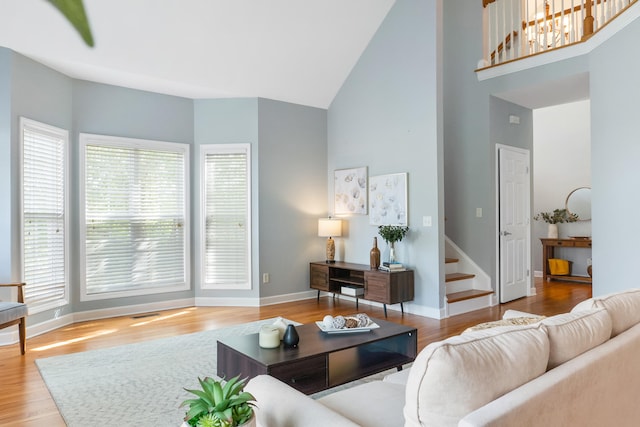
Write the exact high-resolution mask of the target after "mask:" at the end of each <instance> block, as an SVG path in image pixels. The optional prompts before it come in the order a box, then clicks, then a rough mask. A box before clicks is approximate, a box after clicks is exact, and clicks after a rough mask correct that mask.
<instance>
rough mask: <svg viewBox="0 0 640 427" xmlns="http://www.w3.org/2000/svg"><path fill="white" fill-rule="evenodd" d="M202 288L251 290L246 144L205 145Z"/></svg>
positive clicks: (247, 155)
mask: <svg viewBox="0 0 640 427" xmlns="http://www.w3.org/2000/svg"><path fill="white" fill-rule="evenodd" d="M203 158H204V167H203V171H204V177H205V180H204V185H203V188H204V190H203V191H204V201H203V206H204V209H205V215H204V217H205V225H204V230H205V242H204V251H203V252H204V262H203V265H204V284H203V287H204V288H211V289H250V288H251V281H250V203H249V198H250V192H249V182H250V180H249V177H250V174H249V165H250V162H249V148H248V145H244V144H243V145H232V146H230V147H229V146H218V145H212V146H206V147H204V148H203Z"/></svg>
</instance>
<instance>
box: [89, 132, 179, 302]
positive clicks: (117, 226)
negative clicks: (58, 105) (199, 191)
mask: <svg viewBox="0 0 640 427" xmlns="http://www.w3.org/2000/svg"><path fill="white" fill-rule="evenodd" d="M136 141H138V140H136ZM164 144H165V145H164V146H163V147H166V145H167V144H168V143H164ZM126 145H127V144H126V143H125V144H118V143H116V144H106V143H94V142H92V141H91V139H90V138H89V140H88V142H87V144H86V145H84V161H85V165H84V171H85V175H84V186H85V191H84V210H85V215H84V216H85V221H84V231H85V233H84V235H85V239H84V240H85V256H84V269H85V274H84V276H85V284H84V292H85V294H86V295H97V294H110V293H113V292H123V291H125V292H128V294H127V295H130V294H132V293H133V294H136V291H140V290H142V291H145V290H146V291H145V292H141V293H149V289H162V288H172V287H175V286H179V287H188V281H187V270H186V269H187V235H188V231H187V230H186V228H187V227H186V224H187V221H186V215H187V196H186V182H187V181H186V180H187V171H186V161H187V158H188V156H187V153H188V152H187V151H186V150H185V146H184V145H183V144H172V146H176V148H175V149H166V148H162V149H157V148H154V147H152V146H149V147H142V148H141V145H142V146H144V145H145V144H141V143H140V142H137V143H136V144H135V145H136V146H133V147H130V146H126ZM151 145H153V144H151ZM165 290H166V289H165Z"/></svg>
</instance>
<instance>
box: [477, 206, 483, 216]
mask: <svg viewBox="0 0 640 427" xmlns="http://www.w3.org/2000/svg"><path fill="white" fill-rule="evenodd" d="M476 218H482V208H476Z"/></svg>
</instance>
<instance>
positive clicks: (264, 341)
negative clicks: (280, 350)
mask: <svg viewBox="0 0 640 427" xmlns="http://www.w3.org/2000/svg"><path fill="white" fill-rule="evenodd" d="M259 343H260V347H262V348H276V347H279V346H280V331H278V328H275V327H273V326H268V325H264V326H262V327H261V328H260V337H259Z"/></svg>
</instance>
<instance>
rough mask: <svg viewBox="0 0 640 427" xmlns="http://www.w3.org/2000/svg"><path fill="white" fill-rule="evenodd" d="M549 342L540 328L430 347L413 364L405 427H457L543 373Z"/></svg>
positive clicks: (498, 331)
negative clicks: (455, 426) (461, 420)
mask: <svg viewBox="0 0 640 427" xmlns="http://www.w3.org/2000/svg"><path fill="white" fill-rule="evenodd" d="M548 360H549V339H548V338H547V334H546V332H545V331H544V330H543V328H542V326H540V325H529V326H523V327H520V328H493V329H487V330H482V331H475V332H471V333H468V334H464V335H458V336H454V337H451V338H448V339H446V340H444V341H439V342H435V343H431V344H429V345H428V346H426V347H425V348H424V349H423V350H422V351H421V352H420V353H419V354H418V357H417V358H416V360H415V361H414V362H413V366H412V367H411V372H410V374H409V379H408V381H407V389H406V394H405V398H406V400H405V406H404V416H405V426H449V425H457V424H458V422H459V420H460V419H462V418H463V417H464V416H465V415H467V414H468V413H470V412H472V411H474V410H476V409H478V408H480V407H481V406H484V405H486V404H487V403H489V402H491V401H492V400H495V399H496V398H498V397H500V396H502V395H503V394H505V393H508V392H509V391H511V390H513V389H515V388H517V387H519V386H521V385H522V384H524V383H526V382H529V381H531V380H532V379H533V378H536V377H537V376H539V375H541V374H543V373H544V372H545V370H546V368H547V362H548Z"/></svg>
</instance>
